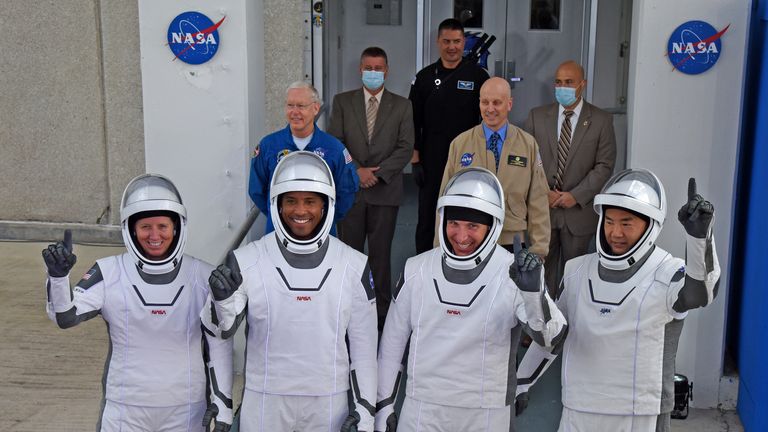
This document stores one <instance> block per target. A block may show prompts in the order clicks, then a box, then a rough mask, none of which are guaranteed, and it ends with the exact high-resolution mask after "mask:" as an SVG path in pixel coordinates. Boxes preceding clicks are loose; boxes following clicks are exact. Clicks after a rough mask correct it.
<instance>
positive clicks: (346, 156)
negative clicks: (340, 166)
mask: <svg viewBox="0 0 768 432" xmlns="http://www.w3.org/2000/svg"><path fill="white" fill-rule="evenodd" d="M344 163H352V155H351V154H349V152H348V151H347V149H344Z"/></svg>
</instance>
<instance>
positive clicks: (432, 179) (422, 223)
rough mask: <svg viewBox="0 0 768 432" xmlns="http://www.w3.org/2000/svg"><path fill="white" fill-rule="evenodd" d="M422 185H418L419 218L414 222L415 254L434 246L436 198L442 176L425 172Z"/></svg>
mask: <svg viewBox="0 0 768 432" xmlns="http://www.w3.org/2000/svg"><path fill="white" fill-rule="evenodd" d="M425 175H426V178H425V180H424V185H423V186H421V187H419V219H418V222H417V223H416V254H417V255H418V254H420V253H422V252H426V251H428V250H431V249H432V248H434V247H435V246H434V243H433V242H434V240H435V221H436V220H437V198H438V195H440V182H441V181H442V176H432V175H430V174H428V173H425Z"/></svg>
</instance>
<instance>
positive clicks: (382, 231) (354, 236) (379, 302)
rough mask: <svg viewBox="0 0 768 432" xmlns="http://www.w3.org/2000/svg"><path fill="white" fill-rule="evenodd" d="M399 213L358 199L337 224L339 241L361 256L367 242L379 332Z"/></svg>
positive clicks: (389, 291) (386, 305) (388, 296)
mask: <svg viewBox="0 0 768 432" xmlns="http://www.w3.org/2000/svg"><path fill="white" fill-rule="evenodd" d="M398 210H399V207H398V206H379V205H373V204H368V203H366V202H365V200H363V199H360V198H358V200H357V202H355V205H353V206H352V208H351V209H350V210H349V212H347V214H346V216H344V219H342V220H341V222H340V223H339V239H341V241H343V242H344V243H346V244H347V245H349V246H350V247H352V248H354V249H355V250H357V251H359V252H362V253H364V247H365V240H366V238H367V239H368V263H369V265H370V267H371V273H373V287H374V290H375V291H376V309H377V315H378V321H379V323H378V324H379V330H381V329H383V328H384V320H385V319H386V317H387V311H388V310H389V302H390V301H391V300H392V275H391V274H392V263H391V256H392V238H393V237H394V235H395V226H396V225H397V212H398Z"/></svg>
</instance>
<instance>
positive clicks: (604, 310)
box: [600, 307, 611, 316]
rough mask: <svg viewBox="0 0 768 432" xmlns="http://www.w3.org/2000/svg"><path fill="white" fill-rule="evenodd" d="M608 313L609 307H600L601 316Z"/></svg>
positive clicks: (609, 311)
mask: <svg viewBox="0 0 768 432" xmlns="http://www.w3.org/2000/svg"><path fill="white" fill-rule="evenodd" d="M609 313H611V308H607V307H604V308H602V309H600V315H601V316H605V315H608V314H609Z"/></svg>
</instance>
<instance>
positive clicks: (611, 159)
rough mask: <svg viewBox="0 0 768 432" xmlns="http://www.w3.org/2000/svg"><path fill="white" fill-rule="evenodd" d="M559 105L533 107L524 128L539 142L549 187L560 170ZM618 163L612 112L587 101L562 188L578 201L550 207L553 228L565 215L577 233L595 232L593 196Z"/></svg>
mask: <svg viewBox="0 0 768 432" xmlns="http://www.w3.org/2000/svg"><path fill="white" fill-rule="evenodd" d="M558 107H559V104H557V103H554V104H550V105H544V106H540V107H537V108H534V109H532V110H531V112H530V113H529V114H528V120H526V122H525V130H526V131H528V133H530V134H531V135H533V136H534V137H535V138H536V141H537V142H538V143H539V148H540V149H541V160H542V162H543V164H544V172H545V173H546V175H547V182H548V183H549V188H550V189H552V188H553V187H554V185H555V175H556V173H557V141H558V139H559V137H558V136H557V117H558V112H557V111H558ZM615 163H616V136H615V134H614V132H613V116H612V115H611V114H610V113H608V112H606V111H603V110H601V109H600V108H597V107H596V106H594V105H592V104H590V103H587V102H586V101H584V105H583V106H582V108H581V114H580V115H579V121H578V124H577V125H575V130H574V132H573V138H572V139H571V148H570V151H569V153H568V160H567V162H566V164H565V173H564V175H563V191H566V192H570V193H571V194H572V195H573V197H574V198H575V199H576V202H577V204H576V205H575V206H573V207H572V208H569V209H560V208H554V209H550V214H551V220H552V222H553V224H552V227H553V228H555V221H556V220H557V219H559V216H562V219H563V220H564V224H565V226H566V227H567V228H568V229H569V230H570V231H571V232H572V233H573V234H574V235H580V236H583V235H591V234H594V233H595V231H596V229H597V214H596V213H595V211H594V209H593V208H592V200H593V199H594V197H595V195H597V194H598V193H599V192H600V190H601V189H602V188H603V186H604V185H605V182H606V181H608V179H609V178H610V177H611V174H612V173H613V166H614V165H615ZM559 212H562V214H558V213H559Z"/></svg>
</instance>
